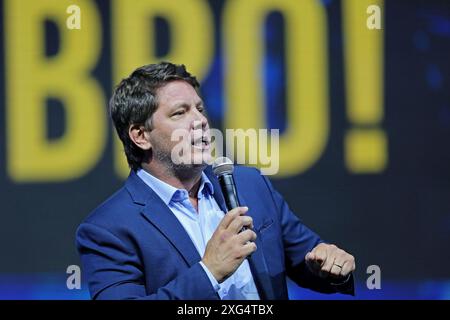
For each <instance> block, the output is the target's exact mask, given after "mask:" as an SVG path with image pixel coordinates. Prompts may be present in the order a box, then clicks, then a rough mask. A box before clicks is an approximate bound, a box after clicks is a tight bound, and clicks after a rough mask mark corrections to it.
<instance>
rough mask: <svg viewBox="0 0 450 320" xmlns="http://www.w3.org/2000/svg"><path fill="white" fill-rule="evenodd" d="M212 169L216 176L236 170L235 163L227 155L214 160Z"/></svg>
mask: <svg viewBox="0 0 450 320" xmlns="http://www.w3.org/2000/svg"><path fill="white" fill-rule="evenodd" d="M212 169H213V172H214V174H215V175H216V176H220V175H222V174H232V173H233V170H234V164H233V162H232V161H231V160H230V159H228V158H227V157H219V158H217V159H216V160H214V163H213V164H212Z"/></svg>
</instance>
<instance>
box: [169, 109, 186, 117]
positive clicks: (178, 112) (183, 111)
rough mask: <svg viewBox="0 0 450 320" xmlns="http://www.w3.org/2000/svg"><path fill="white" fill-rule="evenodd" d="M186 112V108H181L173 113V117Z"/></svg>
mask: <svg viewBox="0 0 450 320" xmlns="http://www.w3.org/2000/svg"><path fill="white" fill-rule="evenodd" d="M184 113H185V110H184V109H181V110H178V111H176V112H174V113H172V117H173V116H181V115H183V114H184Z"/></svg>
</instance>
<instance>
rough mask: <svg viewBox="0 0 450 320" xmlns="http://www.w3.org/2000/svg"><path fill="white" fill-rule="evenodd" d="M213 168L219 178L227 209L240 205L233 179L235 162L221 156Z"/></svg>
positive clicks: (215, 161)
mask: <svg viewBox="0 0 450 320" xmlns="http://www.w3.org/2000/svg"><path fill="white" fill-rule="evenodd" d="M212 169H213V172H214V174H215V175H216V177H217V179H218V180H219V184H220V188H221V190H222V193H223V197H224V198H225V205H226V207H227V210H228V211H230V210H232V209H234V208H236V207H240V204H239V199H238V197H237V192H236V184H235V183H234V179H233V171H234V165H233V162H232V161H231V160H230V159H228V158H227V157H219V158H217V159H216V160H214V163H213V165H212Z"/></svg>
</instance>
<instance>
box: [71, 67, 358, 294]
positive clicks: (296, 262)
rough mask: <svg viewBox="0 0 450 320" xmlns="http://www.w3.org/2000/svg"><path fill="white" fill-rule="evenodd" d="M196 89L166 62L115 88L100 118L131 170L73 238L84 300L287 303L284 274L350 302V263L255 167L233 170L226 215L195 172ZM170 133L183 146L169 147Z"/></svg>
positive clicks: (200, 120)
mask: <svg viewBox="0 0 450 320" xmlns="http://www.w3.org/2000/svg"><path fill="white" fill-rule="evenodd" d="M198 89H199V84H198V82H197V80H196V79H195V77H193V76H191V75H190V74H189V73H188V72H187V71H186V69H185V68H184V66H183V65H174V64H171V63H167V62H163V63H159V64H152V65H147V66H143V67H141V68H138V69H136V70H135V71H134V72H133V73H132V74H131V75H130V76H129V77H128V78H126V79H124V80H122V82H121V83H120V84H119V85H118V87H117V88H116V89H115V92H114V94H113V97H112V98H111V102H110V112H111V116H112V119H113V121H114V125H115V127H116V130H117V133H118V135H119V137H120V139H121V141H122V142H123V145H124V150H125V154H126V157H127V161H128V164H129V165H130V167H131V173H130V175H129V177H128V179H127V181H126V182H125V185H124V186H123V187H122V188H121V189H120V190H119V191H117V192H116V193H115V194H114V195H112V196H111V197H110V198H109V199H108V200H107V201H105V202H104V203H103V204H102V205H100V206H99V207H98V208H97V209H95V210H94V212H93V213H91V214H90V215H89V217H88V218H86V220H85V221H84V222H83V223H82V224H81V225H80V227H79V228H78V230H77V238H76V239H77V247H78V250H79V253H80V256H81V260H82V264H83V271H84V274H86V275H87V279H88V283H89V289H90V292H91V296H92V298H93V299H264V300H266V299H287V298H288V292H287V285H286V276H289V277H290V278H291V279H293V280H294V281H295V282H296V283H298V284H299V285H300V286H303V287H306V288H310V289H313V290H316V291H319V292H324V293H333V292H342V293H348V294H353V293H354V288H353V276H352V271H353V270H354V269H355V260H354V258H353V256H352V255H350V254H348V253H347V252H345V251H344V250H342V249H339V248H338V247H336V246H335V245H332V244H328V243H325V242H323V241H322V240H321V239H320V238H319V236H318V235H317V234H315V233H314V232H313V231H311V230H310V229H308V228H307V227H306V226H305V225H303V224H302V222H301V221H300V220H299V218H298V217H297V216H296V215H295V214H294V213H293V212H292V211H291V210H290V209H289V207H288V205H287V203H286V202H285V201H284V199H283V197H282V196H281V195H280V194H279V193H278V192H277V191H276V190H275V189H274V188H273V186H272V185H271V183H270V182H269V180H268V179H267V178H266V177H264V176H262V175H261V174H260V172H259V171H258V170H256V169H253V168H246V167H242V166H237V167H236V168H235V171H234V179H235V182H236V188H237V192H238V198H239V200H240V203H241V205H242V207H238V208H235V209H233V210H231V211H229V212H227V210H226V208H225V202H224V198H223V195H222V193H221V189H220V186H219V184H218V180H217V178H216V177H215V176H214V175H213V174H212V170H211V168H210V166H208V165H207V164H206V162H207V161H208V160H209V159H210V157H211V151H210V146H211V138H210V136H209V134H208V132H209V125H208V120H207V118H206V116H205V110H204V106H203V101H202V99H201V98H200V95H199V94H198ZM177 130H182V131H184V132H186V133H187V134H186V136H185V139H181V141H174V139H173V136H174V132H175V131H177ZM180 144H181V145H182V147H183V148H182V150H183V152H181V153H174V152H173V150H174V148H175V147H177V146H180ZM187 156H188V158H189V159H190V161H189V162H187V161H180V159H181V158H183V157H184V158H185V157H187ZM177 157H178V158H177ZM181 160H182V159H181ZM225 213H226V214H225ZM243 227H245V228H243Z"/></svg>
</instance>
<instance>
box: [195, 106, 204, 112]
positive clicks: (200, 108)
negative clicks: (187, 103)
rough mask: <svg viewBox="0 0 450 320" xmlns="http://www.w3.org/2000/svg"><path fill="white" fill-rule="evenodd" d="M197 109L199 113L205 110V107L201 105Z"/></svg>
mask: <svg viewBox="0 0 450 320" xmlns="http://www.w3.org/2000/svg"><path fill="white" fill-rule="evenodd" d="M197 110H198V111H199V112H201V113H203V112H205V108H204V107H203V106H198V107H197Z"/></svg>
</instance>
